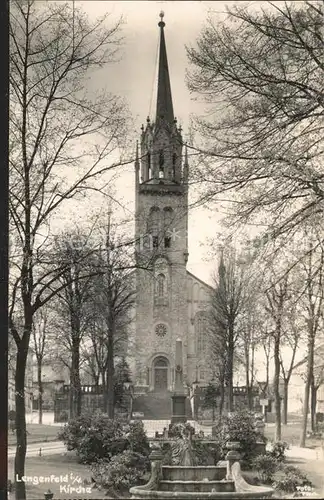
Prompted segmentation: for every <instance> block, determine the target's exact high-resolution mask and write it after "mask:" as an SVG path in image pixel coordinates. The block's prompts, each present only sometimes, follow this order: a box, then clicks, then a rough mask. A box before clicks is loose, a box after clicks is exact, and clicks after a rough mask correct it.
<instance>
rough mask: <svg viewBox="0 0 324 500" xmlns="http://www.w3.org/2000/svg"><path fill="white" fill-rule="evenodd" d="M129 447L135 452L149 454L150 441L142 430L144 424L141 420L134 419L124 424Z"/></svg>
mask: <svg viewBox="0 0 324 500" xmlns="http://www.w3.org/2000/svg"><path fill="white" fill-rule="evenodd" d="M124 431H125V432H126V437H127V441H128V443H129V448H130V449H131V450H132V451H134V452H137V453H141V454H142V455H145V456H148V455H149V454H150V443H149V440H148V438H147V435H146V433H145V430H144V424H143V422H142V421H141V420H136V421H135V422H131V423H130V424H128V425H125V427H124Z"/></svg>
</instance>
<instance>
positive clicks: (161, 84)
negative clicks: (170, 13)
mask: <svg viewBox="0 0 324 500" xmlns="http://www.w3.org/2000/svg"><path fill="white" fill-rule="evenodd" d="M160 17H161V21H160V22H159V24H158V26H159V27H160V51H159V70H158V88H157V102H156V123H158V121H159V120H163V119H164V120H165V121H166V122H167V123H168V124H170V125H172V124H173V122H174V114H173V104H172V95H171V84H170V76H169V66H168V58H167V52H166V45H165V37H164V26H165V23H164V22H163V17H164V13H163V12H161V14H160Z"/></svg>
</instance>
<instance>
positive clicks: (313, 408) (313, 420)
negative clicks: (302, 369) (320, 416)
mask: <svg viewBox="0 0 324 500" xmlns="http://www.w3.org/2000/svg"><path fill="white" fill-rule="evenodd" d="M317 389H318V387H316V385H315V383H314V376H313V377H312V382H311V404H310V407H311V426H312V432H316V431H317V428H316V404H317Z"/></svg>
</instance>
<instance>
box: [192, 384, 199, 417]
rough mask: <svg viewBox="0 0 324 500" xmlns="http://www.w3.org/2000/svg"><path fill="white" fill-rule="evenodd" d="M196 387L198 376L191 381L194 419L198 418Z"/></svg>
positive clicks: (197, 386) (197, 385)
mask: <svg viewBox="0 0 324 500" xmlns="http://www.w3.org/2000/svg"><path fill="white" fill-rule="evenodd" d="M198 388H199V382H198V378H197V377H196V380H195V381H194V382H193V383H192V396H193V410H194V415H193V417H194V419H195V420H198Z"/></svg>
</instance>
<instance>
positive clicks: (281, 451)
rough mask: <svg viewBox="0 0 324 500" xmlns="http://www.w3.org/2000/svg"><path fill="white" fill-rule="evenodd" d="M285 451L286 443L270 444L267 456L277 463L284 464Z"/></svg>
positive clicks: (287, 448)
mask: <svg viewBox="0 0 324 500" xmlns="http://www.w3.org/2000/svg"><path fill="white" fill-rule="evenodd" d="M286 450H289V445H288V443H286V442H285V441H277V442H276V443H271V450H270V451H269V454H270V455H271V456H272V457H273V458H276V459H277V460H278V461H279V462H284V461H285V459H286V455H285V453H286Z"/></svg>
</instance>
